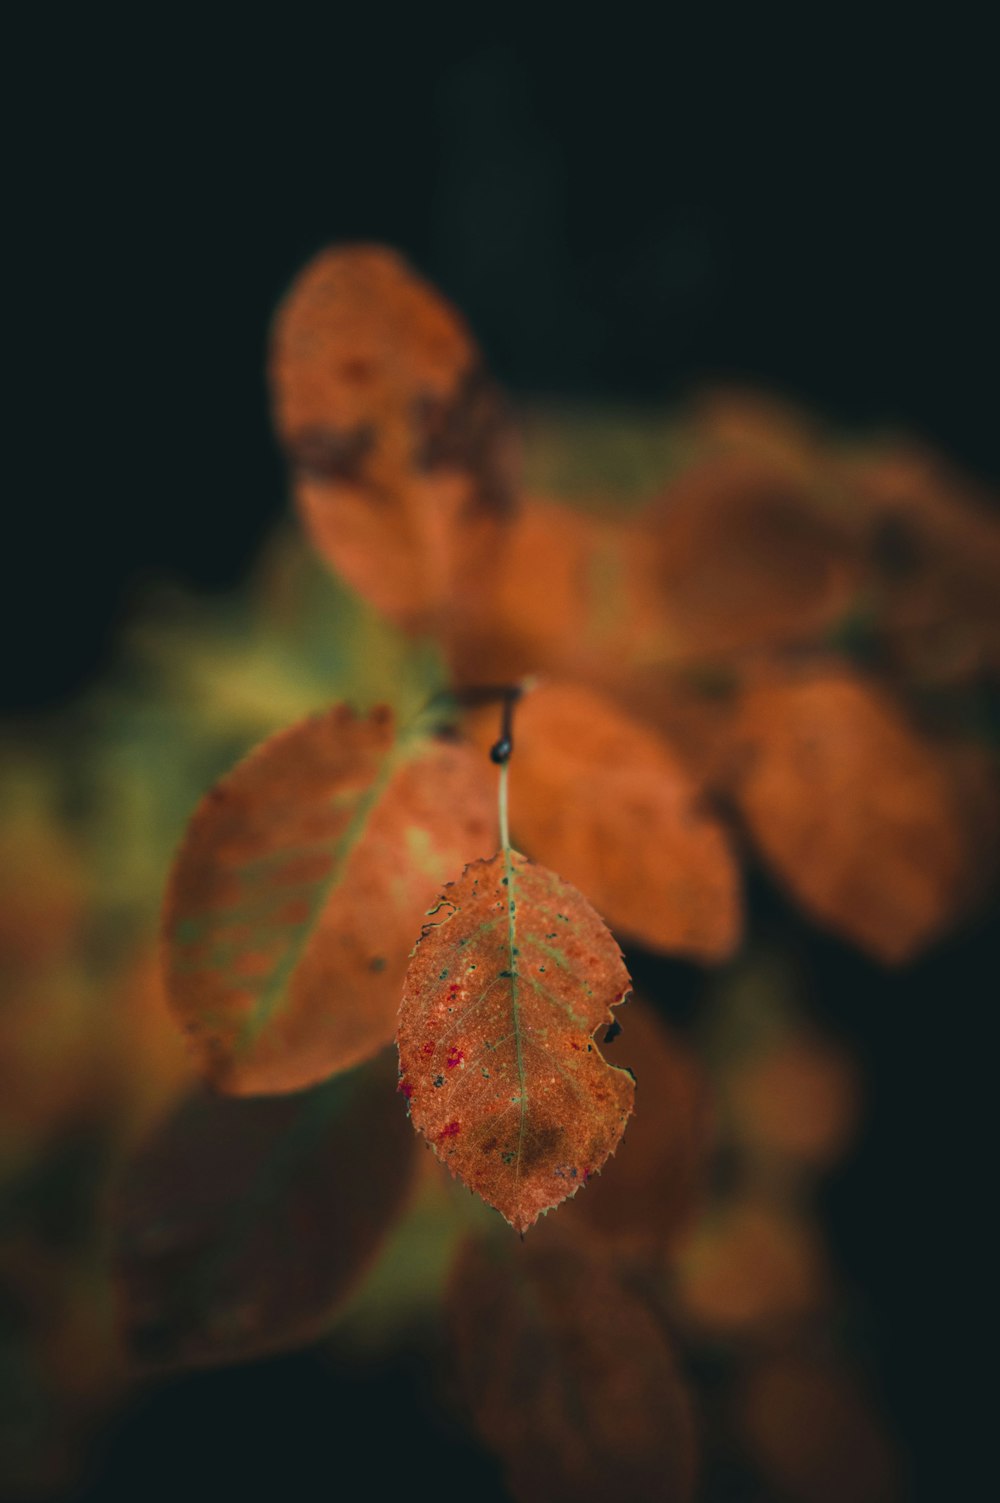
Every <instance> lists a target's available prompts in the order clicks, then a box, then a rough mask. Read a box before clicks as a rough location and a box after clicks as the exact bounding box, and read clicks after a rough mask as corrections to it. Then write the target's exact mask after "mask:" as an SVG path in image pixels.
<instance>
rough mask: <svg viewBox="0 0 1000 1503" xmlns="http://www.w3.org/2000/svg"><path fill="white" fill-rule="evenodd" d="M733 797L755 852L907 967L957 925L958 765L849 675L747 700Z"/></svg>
mask: <svg viewBox="0 0 1000 1503" xmlns="http://www.w3.org/2000/svg"><path fill="white" fill-rule="evenodd" d="M731 734H732V740H733V745H734V747H735V752H736V768H737V772H736V776H735V780H734V789H733V794H734V798H735V801H736V804H737V806H738V808H739V810H740V813H741V814H742V816H743V818H744V819H745V821H746V823H747V827H748V829H749V831H750V834H751V835H752V837H753V840H754V843H755V844H756V845H757V847H758V849H759V850H760V852H761V854H762V855H763V857H764V859H765V860H766V861H767V863H768V864H769V865H770V866H771V867H772V868H773V869H774V871H775V873H776V874H777V876H778V877H779V878H781V880H782V881H783V882H784V883H785V884H786V885H787V887H788V888H789V889H790V891H791V893H792V894H793V896H794V897H795V898H797V899H798V901H799V902H800V903H801V904H802V906H803V908H805V909H806V911H807V912H808V913H810V914H811V915H812V916H813V917H814V918H815V919H816V920H817V921H818V922H819V923H820V924H822V925H824V926H825V927H829V928H830V929H832V930H834V932H836V933H838V934H841V935H843V936H844V938H846V939H848V940H850V941H852V942H853V943H854V944H856V945H858V946H860V947H861V948H862V949H865V950H867V951H869V952H870V953H871V954H873V955H875V956H876V957H877V958H878V959H880V960H883V961H885V962H887V963H890V964H893V963H895V964H898V963H900V962H902V961H905V960H907V959H909V958H911V957H912V956H913V955H914V954H916V953H917V951H918V950H920V949H923V948H924V947H926V945H927V944H929V943H930V942H931V941H932V940H934V939H936V938H937V937H938V936H939V935H940V934H942V933H944V932H945V930H946V929H947V928H948V927H949V925H950V924H952V923H953V922H954V920H955V918H956V916H957V913H958V911H960V909H961V906H962V904H963V902H964V900H965V899H966V897H967V892H968V887H969V883H970V878H971V874H972V871H973V869H974V865H975V863H974V861H973V860H972V859H970V856H971V853H970V852H969V850H968V842H967V840H966V838H965V831H964V829H963V823H962V819H961V817H960V811H959V800H958V793H957V789H956V787H955V785H954V782H953V779H952V777H951V774H950V769H949V766H948V763H947V761H946V759H945V758H944V757H943V756H942V755H940V754H939V753H938V750H937V748H936V747H935V745H934V744H933V743H932V742H930V741H929V740H927V739H926V738H925V737H922V736H921V735H920V734H919V733H918V732H917V731H915V730H914V729H913V728H912V727H911V725H910V724H909V723H908V722H907V719H906V717H905V716H904V715H903V714H902V713H901V712H900V710H899V709H898V708H897V707H896V705H895V704H894V703H893V702H892V700H891V699H890V697H889V696H888V695H886V694H885V693H884V692H883V691H881V690H880V689H879V688H878V687H877V686H875V685H873V684H869V683H866V682H865V680H864V679H863V678H861V677H859V676H858V675H857V674H853V673H851V672H849V671H846V670H844V669H837V668H833V669H827V670H821V671H819V672H817V673H810V674H808V675H804V676H802V677H801V678H799V677H788V678H785V679H779V680H777V681H776V682H772V683H764V684H761V685H759V686H757V687H755V688H751V689H750V690H748V692H747V693H746V695H745V696H744V698H743V700H742V702H741V705H740V709H739V712H738V716H737V719H736V722H735V725H734V726H733V729H732V733H731Z"/></svg>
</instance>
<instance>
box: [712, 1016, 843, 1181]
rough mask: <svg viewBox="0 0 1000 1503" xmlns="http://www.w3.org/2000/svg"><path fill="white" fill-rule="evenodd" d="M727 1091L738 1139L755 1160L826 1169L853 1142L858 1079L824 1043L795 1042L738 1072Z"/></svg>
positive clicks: (795, 1038)
mask: <svg viewBox="0 0 1000 1503" xmlns="http://www.w3.org/2000/svg"><path fill="white" fill-rule="evenodd" d="M725 1089H726V1095H727V1104H728V1108H729V1113H730V1117H731V1119H732V1125H733V1127H734V1130H735V1132H736V1135H737V1137H738V1138H739V1139H740V1142H741V1143H742V1144H743V1146H744V1148H746V1149H749V1150H751V1151H752V1152H754V1153H755V1154H757V1155H762V1156H766V1157H767V1158H780V1159H782V1160H788V1161H791V1162H793V1163H799V1164H806V1165H811V1166H812V1167H814V1168H817V1169H825V1168H828V1167H829V1166H830V1165H832V1164H835V1163H836V1162H837V1161H838V1160H839V1159H840V1158H842V1157H843V1155H844V1152H845V1150H846V1149H847V1147H848V1146H849V1144H850V1142H851V1139H852V1138H853V1136H854V1132H855V1129H856V1126H857V1120H858V1106H859V1086H858V1079H857V1071H856V1070H855V1068H854V1066H853V1064H852V1062H851V1060H850V1059H849V1058H848V1057H847V1055H846V1054H845V1053H844V1052H843V1051H842V1050H840V1049H839V1048H837V1046H836V1045H835V1044H832V1043H830V1041H829V1040H827V1039H821V1038H817V1037H813V1036H811V1035H810V1034H808V1033H798V1034H794V1035H792V1036H790V1037H789V1038H787V1039H784V1040H782V1041H781V1042H779V1043H778V1044H777V1045H776V1047H775V1048H773V1049H769V1050H765V1051H763V1053H760V1054H758V1055H756V1056H754V1057H752V1058H750V1059H748V1060H747V1061H745V1062H744V1063H743V1064H741V1065H740V1066H738V1067H737V1068H736V1069H735V1070H734V1071H733V1073H732V1075H731V1077H730V1078H729V1080H728V1081H727V1082H726V1086H725Z"/></svg>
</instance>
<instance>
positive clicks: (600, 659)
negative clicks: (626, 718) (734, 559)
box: [448, 497, 659, 683]
mask: <svg viewBox="0 0 1000 1503" xmlns="http://www.w3.org/2000/svg"><path fill="white" fill-rule="evenodd" d="M644 582H645V581H644V575H643V570H642V562H641V554H640V550H639V549H638V547H637V545H636V540H635V538H634V536H633V532H632V530H631V529H630V528H628V527H625V526H622V525H621V523H620V522H619V521H618V520H617V519H612V518H609V517H604V516H597V515H591V514H588V513H584V512H580V511H575V510H573V509H572V508H571V507H568V506H562V505H560V504H558V503H557V502H553V501H550V500H546V499H542V498H538V497H533V498H531V499H529V500H528V501H526V502H525V503H524V505H523V506H522V507H521V509H520V511H519V513H518V515H517V517H516V518H515V519H514V520H513V522H512V523H511V525H510V527H509V528H508V529H507V533H506V535H505V537H504V538H503V540H502V542H501V544H500V545H499V547H498V551H497V556H496V560H495V568H494V569H493V571H492V574H490V575H487V576H486V577H484V578H482V579H480V580H479V581H478V582H477V589H476V591H475V594H474V597H473V598H472V599H470V601H469V602H468V604H467V607H466V611H465V616H464V620H463V628H462V631H461V632H460V633H457V634H456V635H455V636H454V637H453V638H452V640H451V641H450V642H449V644H448V651H449V655H450V658H451V663H452V669H453V672H454V675H455V677H456V678H457V679H458V680H459V681H460V682H464V683H482V682H484V681H486V682H490V681H497V680H505V679H515V678H520V677H522V676H523V675H525V674H526V673H534V672H537V671H539V670H542V669H544V670H546V671H550V672H559V673H570V674H574V675H582V676H584V677H587V678H590V679H592V680H595V681H597V682H608V681H613V679H614V676H615V675H616V674H620V672H621V667H622V662H623V660H624V661H626V662H628V663H632V662H633V661H635V660H641V659H642V657H643V653H644V644H645V643H646V641H647V639H648V640H650V641H656V640H657V633H658V624H659V608H658V604H657V602H656V600H655V598H654V597H653V596H652V595H651V594H650V592H648V591H644V589H643V586H644Z"/></svg>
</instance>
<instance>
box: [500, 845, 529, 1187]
mask: <svg viewBox="0 0 1000 1503" xmlns="http://www.w3.org/2000/svg"><path fill="white" fill-rule="evenodd" d="M513 854H514V853H513V851H512V850H511V847H510V846H509V845H506V844H505V845H504V848H503V864H504V876H505V877H506V878H507V882H506V888H507V951H508V956H509V969H510V1000H511V1019H512V1022H513V1030H512V1031H513V1034H514V1051H515V1058H516V1060H517V1089H518V1096H519V1108H520V1109H519V1112H518V1131H517V1155H516V1158H515V1160H514V1193H515V1195H516V1194H517V1189H518V1186H519V1184H520V1180H521V1148H522V1145H523V1143H524V1121H525V1115H526V1109H525V1076H524V1048H523V1044H522V1040H521V1001H520V997H519V996H518V980H519V976H518V968H517V958H518V957H517V953H516V951H517V945H516V944H515V940H516V938H517V918H516V913H517V903H516V901H515V898H514V892H515V883H514V861H513Z"/></svg>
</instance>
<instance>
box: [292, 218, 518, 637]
mask: <svg viewBox="0 0 1000 1503" xmlns="http://www.w3.org/2000/svg"><path fill="white" fill-rule="evenodd" d="M270 374H271V383H272V388H273V392H274V413H275V422H276V424H277V428H278V432H279V434H280V436H281V439H282V442H283V443H284V445H285V448H286V450H287V452H288V456H289V459H290V461H291V464H292V467H293V477H294V487H295V496H296V501H297V504H298V507H299V510H300V513H301V515H302V519H303V522H304V523H305V526H306V530H307V532H308V533H309V536H310V538H311V539H312V542H313V543H314V545H315V547H316V548H317V550H318V551H319V553H320V554H321V555H322V556H323V557H324V558H325V559H326V561H327V562H328V563H329V564H330V565H331V566H332V567H333V569H334V570H335V571H336V572H337V573H338V574H340V575H342V576H343V577H344V578H345V579H346V580H347V582H348V583H349V584H350V585H352V586H353V588H354V589H356V590H358V591H359V593H360V594H362V595H363V596H365V598H366V599H368V600H370V601H371V602H372V603H373V604H374V605H375V606H376V607H377V608H378V609H379V610H381V611H383V612H384V613H385V614H386V615H387V616H389V617H390V619H392V620H393V621H395V622H397V623H398V624H400V625H402V626H405V627H408V628H412V629H417V628H420V629H426V628H429V627H431V626H440V625H441V624H442V619H443V618H444V619H446V618H447V617H449V616H450V615H451V613H452V612H453V611H454V609H455V607H456V604H457V602H458V597H459V596H463V595H465V594H467V593H468V594H471V593H473V592H474V591H475V590H476V589H477V588H479V587H480V583H479V581H478V579H477V577H476V576H478V575H479V574H481V573H482V571H483V570H484V569H485V568H486V567H487V566H488V565H489V564H490V562H491V560H492V557H493V554H494V553H495V550H496V546H497V540H498V537H499V536H500V535H501V533H502V530H503V526H504V523H505V521H506V518H507V516H508V514H509V513H510V511H511V510H512V507H513V501H514V493H515V470H516V464H515V458H514V454H513V445H512V438H511V430H510V426H509V423H508V420H507V416H506V411H505V406H504V403H503V402H502V400H501V398H500V397H499V394H498V393H497V391H496V389H495V388H494V386H493V385H492V383H491V382H490V380H489V378H488V376H487V375H486V374H485V372H484V370H483V367H482V364H481V361H480V357H479V353H478V351H477V350H476V347H475V345H474V343H473V341H472V339H471V337H470V335H469V333H468V331H467V329H466V327H465V324H464V322H463V321H462V319H461V318H460V317H459V316H458V314H457V313H456V312H455V311H454V309H452V308H451V307H450V306H449V305H448V304H447V303H446V302H445V300H444V299H443V298H442V297H440V296H439V294H438V293H436V292H435V291H434V289H433V288H432V287H430V286H429V285H428V284H427V283H426V282H424V281H422V280H421V278H419V277H418V276H416V275H415V274H414V273H413V272H412V271H411V270H410V269H409V268H408V267H407V265H406V263H405V262H404V261H403V260H402V259H401V258H400V257H399V256H397V255H395V254H394V253H393V252H392V251H390V250H386V249H383V248H381V247H379V246H363V245H362V246H342V247H340V248H335V249H331V250H327V251H324V252H323V253H322V254H321V255H320V256H318V257H317V258H316V259H315V261H313V262H312V264H311V265H310V266H308V267H306V269H305V271H303V272H302V274H301V275H300V276H299V278H298V280H297V281H296V283H295V286H294V287H293V288H292V290H291V292H290V293H289V295H288V297H287V299H286V300H285V302H284V304H283V305H282V307H281V308H280V309H279V312H278V315H277V318H276V320H275V327H274V336H273V343H272V349H271V366H270Z"/></svg>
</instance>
